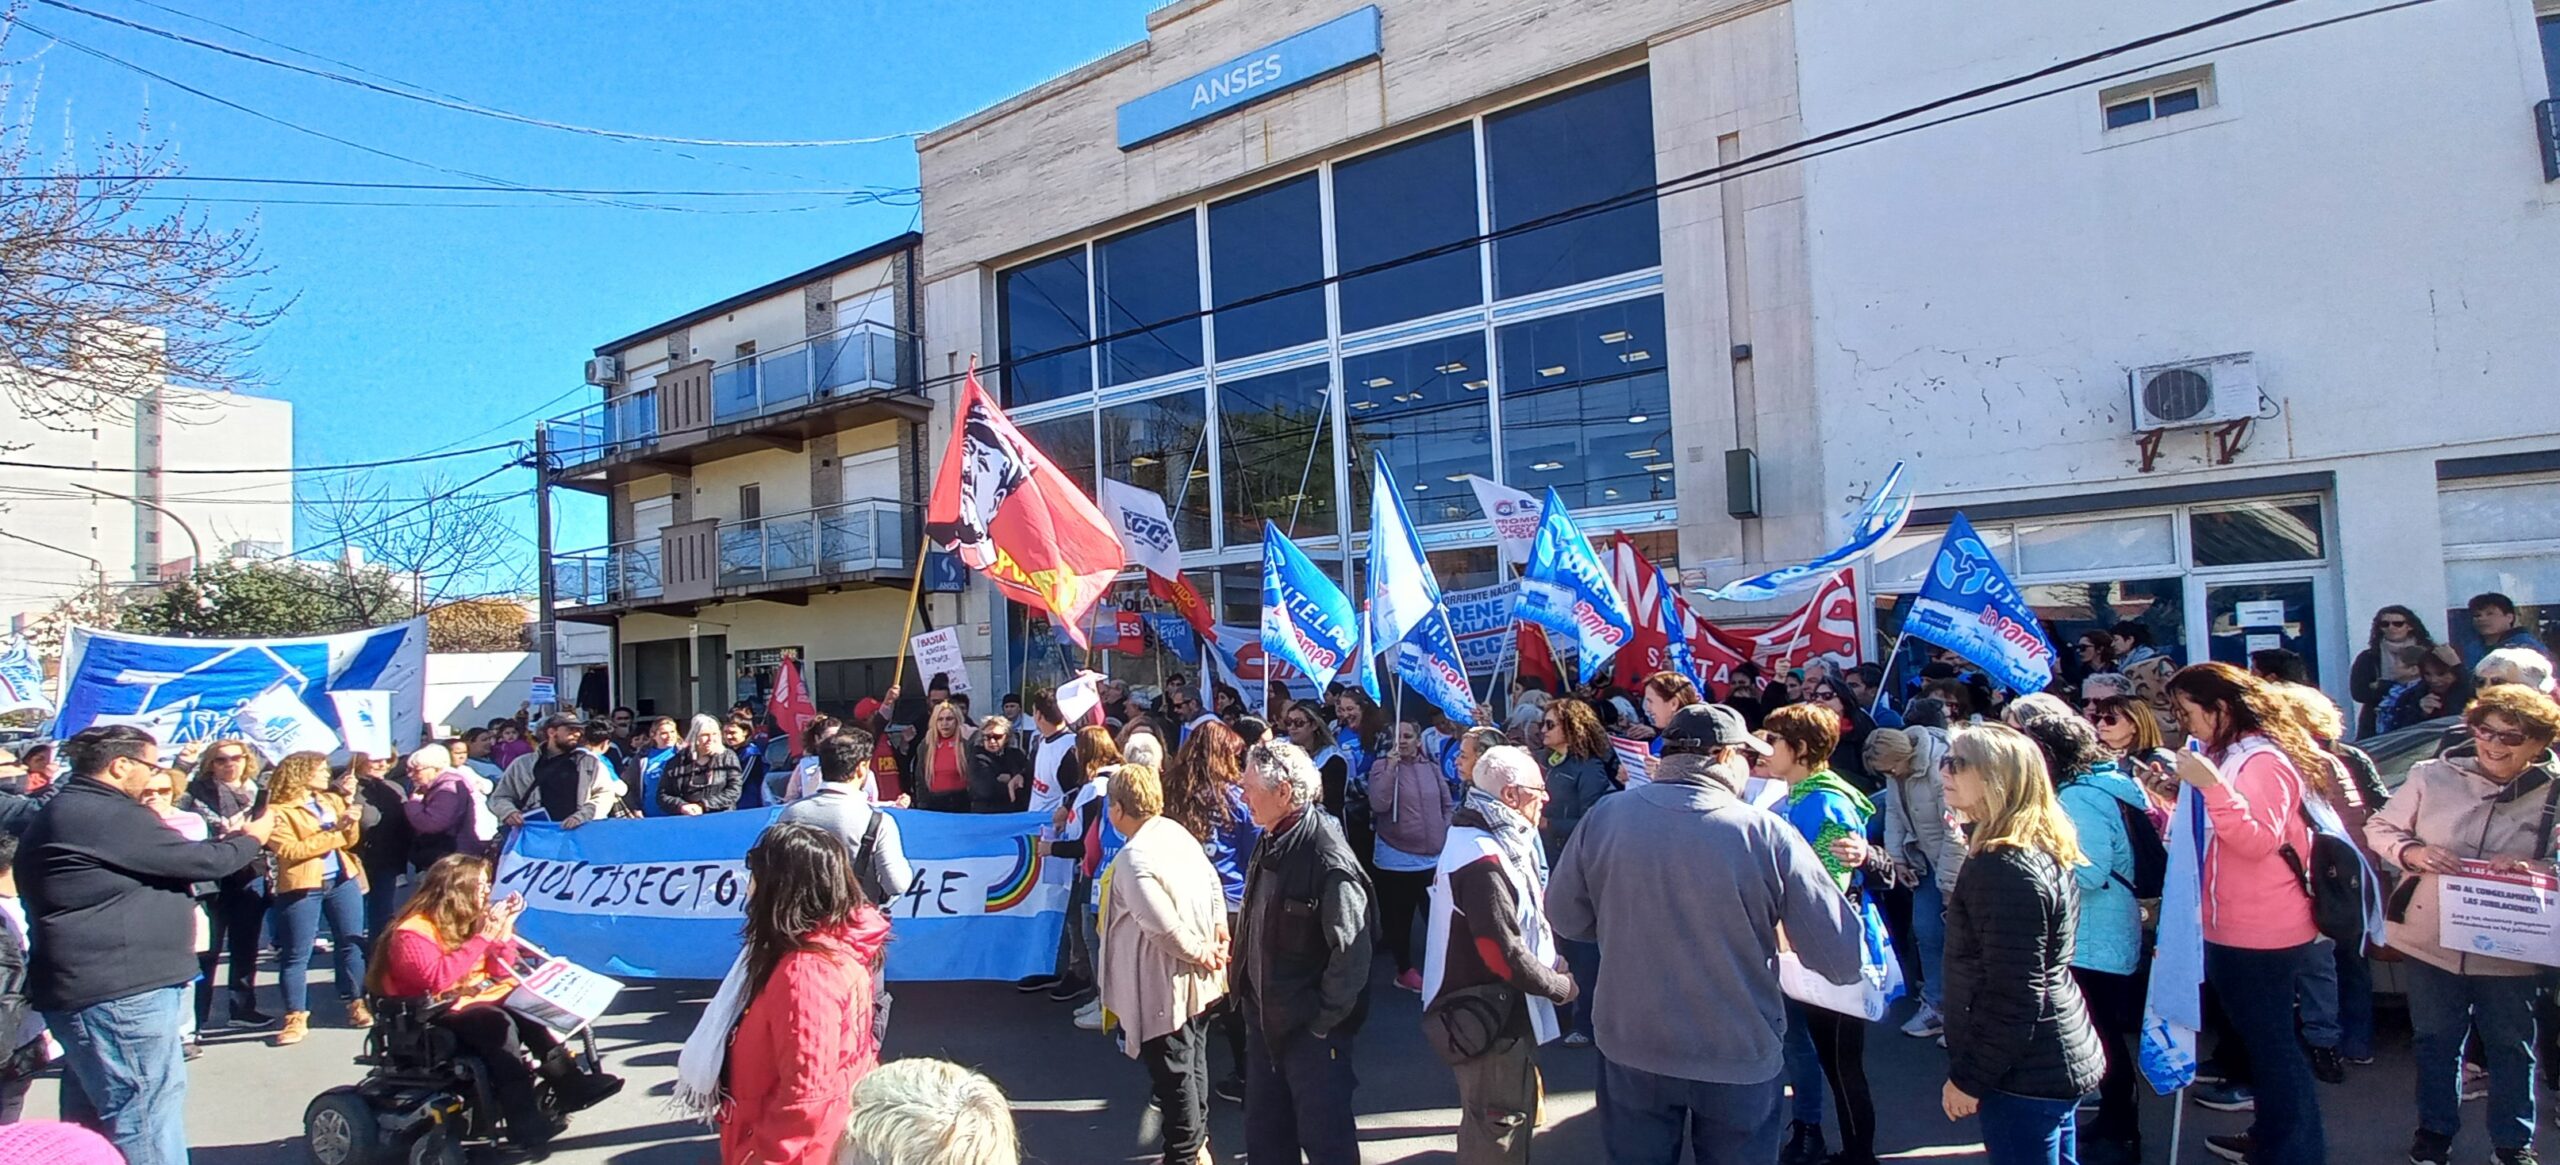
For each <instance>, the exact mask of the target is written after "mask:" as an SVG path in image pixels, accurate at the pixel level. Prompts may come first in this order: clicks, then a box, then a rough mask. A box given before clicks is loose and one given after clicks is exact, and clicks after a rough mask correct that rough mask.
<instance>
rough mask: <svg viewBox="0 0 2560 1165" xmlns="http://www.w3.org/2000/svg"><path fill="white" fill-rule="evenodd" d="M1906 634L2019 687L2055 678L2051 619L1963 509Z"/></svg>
mask: <svg viewBox="0 0 2560 1165" xmlns="http://www.w3.org/2000/svg"><path fill="white" fill-rule="evenodd" d="M1902 633H1903V634H1905V635H1908V636H1911V637H1912V638H1914V639H1919V640H1922V641H1925V642H1929V643H1935V644H1937V645H1938V646H1940V647H1943V648H1946V649H1947V650H1949V651H1952V652H1954V653H1956V654H1957V655H1960V656H1963V657H1964V658H1966V659H1969V660H1971V661H1973V663H1974V665H1975V666H1977V667H1980V668H1981V669H1982V670H1983V671H1984V672H1986V673H1988V674H1989V675H1990V676H1991V678H1992V679H1994V680H1996V681H1998V682H1999V684H2000V686H2002V687H2005V688H2007V689H2009V690H2010V691H2012V692H2038V691H2042V690H2044V686H2045V685H2046V684H2049V683H2052V682H2053V641H2052V640H2050V639H2047V638H2045V634H2044V624H2042V623H2040V622H2038V621H2037V620H2036V613H2035V609H2034V608H2032V607H2029V606H2028V605H2027V600H2026V596H2024V595H2021V594H2019V593H2018V588H2016V587H2014V586H2011V585H2010V583H2009V572H2007V571H2005V570H2002V569H2000V560H1999V559H1997V558H1993V557H1992V556H1991V551H1990V549H1989V548H1988V547H1985V546H1984V545H1983V544H1982V539H1980V538H1978V537H1975V536H1974V533H1973V523H1971V522H1967V521H1965V520H1964V515H1963V514H1957V515H1956V517H1955V520H1954V521H1952V522H1949V523H1947V536H1946V537H1945V538H1944V539H1942V540H1941V541H1940V542H1939V543H1938V556H1937V558H1936V559H1935V560H1934V561H1932V562H1930V564H1929V575H1928V577H1927V578H1926V579H1924V580H1922V582H1921V586H1920V595H1919V597H1918V598H1917V599H1916V600H1915V601H1913V603H1912V604H1911V611H1910V613H1909V615H1907V616H1906V617H1904V619H1903V621H1902Z"/></svg>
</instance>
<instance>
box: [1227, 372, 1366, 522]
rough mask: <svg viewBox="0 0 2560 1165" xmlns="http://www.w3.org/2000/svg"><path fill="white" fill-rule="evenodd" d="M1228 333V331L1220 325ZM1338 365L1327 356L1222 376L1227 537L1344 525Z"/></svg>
mask: <svg viewBox="0 0 2560 1165" xmlns="http://www.w3.org/2000/svg"><path fill="white" fill-rule="evenodd" d="M1221 334H1223V333H1221ZM1332 389H1333V373H1332V371H1331V370H1330V369H1329V368H1328V367H1327V366H1326V365H1322V364H1317V365H1313V366H1310V367H1306V368H1293V369H1290V370H1288V371H1286V372H1274V373H1271V374H1269V375H1267V376H1255V377H1250V378H1246V379H1242V380H1221V381H1219V382H1218V464H1219V467H1220V468H1219V475H1218V476H1219V485H1220V487H1221V488H1222V489H1223V490H1225V500H1224V502H1223V503H1222V504H1221V505H1220V507H1219V509H1220V512H1222V513H1223V514H1225V515H1226V527H1227V545H1229V546H1252V545H1256V544H1259V543H1260V542H1261V541H1262V523H1263V522H1264V521H1265V520H1266V519H1267V520H1269V521H1272V522H1277V523H1279V525H1280V530H1281V532H1282V533H1285V534H1287V535H1289V536H1290V537H1292V538H1323V537H1329V536H1331V535H1333V534H1336V533H1338V532H1339V531H1340V524H1339V523H1340V519H1339V518H1338V517H1337V515H1336V509H1335V505H1336V503H1335V499H1334V495H1333V471H1334V467H1335V465H1336V462H1335V459H1334V455H1333V400H1332Z"/></svg>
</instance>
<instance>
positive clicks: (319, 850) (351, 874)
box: [267, 752, 373, 1047]
mask: <svg viewBox="0 0 2560 1165" xmlns="http://www.w3.org/2000/svg"><path fill="white" fill-rule="evenodd" d="M267 804H268V806H269V807H271V808H272V809H274V810H275V815H276V830H275V832H274V833H272V834H270V835H268V837H267V852H268V853H270V854H272V855H274V858H275V861H274V866H275V906H274V918H273V919H272V920H271V921H270V923H269V925H270V926H272V927H273V928H274V930H275V936H276V950H277V955H276V964H277V970H276V977H277V978H278V979H281V980H283V982H284V1029H283V1030H281V1031H278V1032H277V1033H276V1034H275V1037H274V1038H273V1039H272V1040H270V1041H269V1042H271V1043H273V1044H274V1045H275V1046H277V1047H284V1046H285V1045H287V1044H298V1043H301V1042H302V1037H303V1036H304V1034H305V1033H307V1032H309V1031H310V1029H311V987H310V973H311V943H312V940H313V939H315V938H317V937H318V936H319V931H320V924H321V923H322V922H324V921H325V922H327V923H328V925H329V946H330V949H331V950H332V951H333V952H334V953H335V954H336V956H337V962H338V997H339V998H340V999H343V1000H345V1001H346V1005H347V1022H348V1024H349V1025H351V1026H354V1027H371V1026H373V1013H372V1012H371V1011H369V1010H367V1009H366V1007H365V1004H364V991H363V985H364V892H365V878H364V863H362V862H359V861H357V860H356V854H355V847H356V841H357V839H358V838H359V837H361V836H362V834H363V832H364V829H363V825H362V823H361V821H360V819H359V818H358V817H357V815H356V810H355V809H354V808H353V807H352V806H350V805H349V804H348V803H347V798H346V797H345V796H343V795H341V794H340V793H339V792H338V791H337V789H336V788H334V787H332V785H331V783H330V774H329V758H328V757H325V756H322V755H320V754H319V753H316V752H297V753H295V754H293V755H291V756H288V757H286V758H284V759H283V760H281V761H278V762H276V772H275V776H274V777H273V778H271V779H270V780H269V781H268V782H267Z"/></svg>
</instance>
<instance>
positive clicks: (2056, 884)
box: [1945, 846, 2106, 1100]
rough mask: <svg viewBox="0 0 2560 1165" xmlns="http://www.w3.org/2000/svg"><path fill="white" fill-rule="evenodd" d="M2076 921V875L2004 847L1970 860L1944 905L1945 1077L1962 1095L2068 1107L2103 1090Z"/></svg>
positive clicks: (2102, 1059)
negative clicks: (2076, 961) (2077, 970)
mask: <svg viewBox="0 0 2560 1165" xmlns="http://www.w3.org/2000/svg"><path fill="white" fill-rule="evenodd" d="M2079 912H2080V910H2079V896H2078V892H2077V891H2076V890H2075V889H2074V887H2073V884H2072V880H2071V873H2070V871H2068V870H2065V869H2063V868H2062V865H2061V863H2059V862H2056V861H2054V860H2053V858H2052V856H2051V855H2048V854H2044V853H2041V852H2036V851H2031V850H2023V849H2018V848H2014V847H2010V846H2001V847H1999V848H1996V849H1988V850H1984V851H1983V852H1981V853H1979V854H1976V855H1974V856H1973V857H1971V858H1968V859H1966V861H1965V863H1964V872H1963V873H1962V874H1960V875H1958V876H1957V878H1956V890H1955V893H1954V894H1953V895H1951V896H1949V897H1948V899H1947V958H1946V974H1947V983H1946V993H1945V994H1946V1007H1945V1010H1946V1022H1947V1078H1948V1079H1949V1080H1952V1081H1954V1082H1955V1086H1956V1087H1958V1088H1961V1089H1963V1090H1965V1091H1966V1092H1968V1093H1970V1094H1972V1095H1974V1096H1976V1097H1980V1096H1985V1095H1988V1094H1989V1093H1991V1092H1992V1091H1995V1090H1996V1091H2000V1092H2008V1093H2014V1094H2016V1095H2019V1096H2033V1097H2040V1098H2044V1099H2048V1100H2065V1099H2069V1098H2071V1097H2075V1096H2084V1095H2087V1094H2088V1092H2089V1091H2090V1090H2091V1089H2094V1088H2096V1087H2097V1086H2098V1078H2099V1077H2100V1076H2102V1075H2104V1074H2105V1073H2106V1055H2105V1052H2104V1051H2103V1050H2102V1049H2101V1048H2100V1047H2099V1045H2098V1033H2097V1029H2095V1028H2093V1027H2091V1026H2089V1009H2088V1007H2087V1006H2086V1005H2085V1004H2083V1003H2082V1002H2081V999H2080V988H2079V986H2078V985H2077V984H2075V983H2074V982H2073V981H2072V979H2071V935H2072V931H2073V930H2074V929H2075V928H2076V927H2077V926H2078V924H2079V919H2078V917H2077V916H2078V915H2079Z"/></svg>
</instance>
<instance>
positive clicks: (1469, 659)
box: [1440, 581, 1520, 676]
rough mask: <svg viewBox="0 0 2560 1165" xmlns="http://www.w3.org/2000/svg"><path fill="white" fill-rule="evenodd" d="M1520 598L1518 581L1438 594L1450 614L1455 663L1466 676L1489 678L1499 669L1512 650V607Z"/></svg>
mask: <svg viewBox="0 0 2560 1165" xmlns="http://www.w3.org/2000/svg"><path fill="white" fill-rule="evenodd" d="M1519 598H1520V584H1519V583H1518V582H1517V581H1513V582H1506V583H1497V584H1495V585H1493V586H1489V587H1476V588H1473V589H1471V590H1463V591H1447V592H1444V593H1442V594H1441V596H1440V602H1441V604H1442V605H1443V606H1445V607H1447V608H1448V610H1449V629H1450V630H1451V631H1453V632H1455V633H1456V634H1457V636H1458V659H1459V661H1460V662H1462V663H1464V664H1465V665H1466V668H1467V674H1468V675H1475V676H1484V675H1492V674H1493V673H1494V672H1496V671H1500V670H1501V669H1502V658H1503V656H1504V655H1505V654H1507V653H1508V652H1509V651H1510V648H1511V639H1510V634H1509V632H1510V631H1511V612H1512V606H1513V604H1515V603H1516V602H1518V600H1519Z"/></svg>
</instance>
